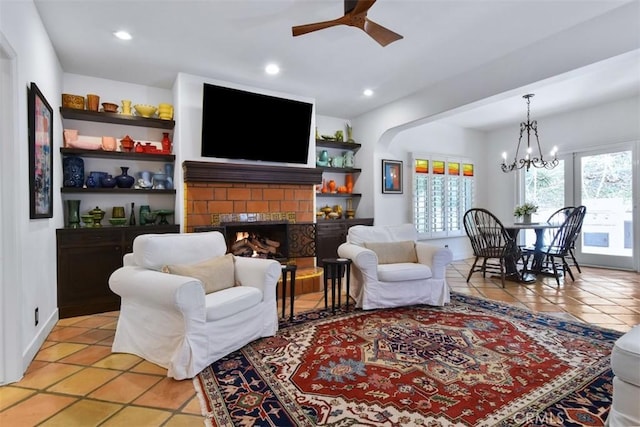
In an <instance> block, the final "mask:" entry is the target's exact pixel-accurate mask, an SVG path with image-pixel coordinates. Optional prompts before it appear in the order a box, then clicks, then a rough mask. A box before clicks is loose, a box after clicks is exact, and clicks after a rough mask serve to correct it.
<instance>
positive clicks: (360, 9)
mask: <svg viewBox="0 0 640 427" xmlns="http://www.w3.org/2000/svg"><path fill="white" fill-rule="evenodd" d="M375 2H376V0H344V14H345V15H346V14H349V13H350V14H351V15H358V14H360V13H366V12H367V11H368V10H369V9H371V6H373V4H374V3H375Z"/></svg>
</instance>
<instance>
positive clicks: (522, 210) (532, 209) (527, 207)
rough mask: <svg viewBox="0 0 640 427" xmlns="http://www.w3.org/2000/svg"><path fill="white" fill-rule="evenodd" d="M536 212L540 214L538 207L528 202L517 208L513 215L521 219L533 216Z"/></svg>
mask: <svg viewBox="0 0 640 427" xmlns="http://www.w3.org/2000/svg"><path fill="white" fill-rule="evenodd" d="M536 212H538V205H534V204H533V203H529V202H527V203H525V204H523V205H520V206H516V209H515V210H514V211H513V215H514V216H516V217H518V218H519V217H521V216H525V215H531V214H533V213H536Z"/></svg>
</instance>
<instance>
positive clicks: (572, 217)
mask: <svg viewBox="0 0 640 427" xmlns="http://www.w3.org/2000/svg"><path fill="white" fill-rule="evenodd" d="M586 212H587V208H586V207H585V206H578V207H576V208H574V209H573V210H572V211H571V213H570V214H569V215H568V216H567V218H566V219H565V221H564V222H563V223H562V225H561V226H560V227H559V228H557V229H556V232H555V233H554V236H553V239H552V240H551V243H549V244H546V243H545V245H544V246H543V247H542V248H541V249H540V251H541V252H542V254H543V256H544V258H545V260H547V261H548V263H549V264H550V265H551V268H552V270H553V276H554V277H555V279H556V283H557V284H558V286H560V277H562V276H563V275H564V273H568V274H569V276H570V277H571V280H575V277H574V276H573V272H572V271H571V268H570V267H569V264H568V262H567V258H568V257H569V258H570V257H571V248H572V246H573V245H574V244H575V241H576V239H577V238H578V235H579V234H580V232H581V230H582V222H583V221H584V216H585V214H586ZM522 254H523V257H524V259H525V262H524V267H525V272H526V271H527V269H528V267H527V266H528V265H529V259H530V258H531V257H532V256H534V255H536V250H535V249H533V248H524V249H522Z"/></svg>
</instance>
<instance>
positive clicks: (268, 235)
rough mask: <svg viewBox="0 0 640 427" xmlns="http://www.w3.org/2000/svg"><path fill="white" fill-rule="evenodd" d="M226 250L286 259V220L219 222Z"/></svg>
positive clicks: (248, 255)
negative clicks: (222, 230) (222, 228)
mask: <svg viewBox="0 0 640 427" xmlns="http://www.w3.org/2000/svg"><path fill="white" fill-rule="evenodd" d="M220 225H221V226H222V227H224V235H225V239H226V241H227V251H228V252H230V253H232V254H234V255H236V256H245V257H258V258H268V259H276V260H278V261H286V260H287V259H288V258H289V241H288V232H287V226H288V225H289V223H288V222H280V221H261V222H227V223H221V224H220Z"/></svg>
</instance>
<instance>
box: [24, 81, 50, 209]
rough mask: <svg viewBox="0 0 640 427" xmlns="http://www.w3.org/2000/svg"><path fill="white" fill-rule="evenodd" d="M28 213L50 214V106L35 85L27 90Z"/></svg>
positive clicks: (32, 83) (32, 84)
mask: <svg viewBox="0 0 640 427" xmlns="http://www.w3.org/2000/svg"><path fill="white" fill-rule="evenodd" d="M28 113H29V117H28V123H29V217H30V218H31V219H37V218H52V217H53V109H51V106H50V105H49V103H48V102H47V100H46V99H45V97H44V95H42V92H40V89H38V86H37V85H36V84H35V83H34V82H31V86H30V87H29V92H28Z"/></svg>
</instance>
